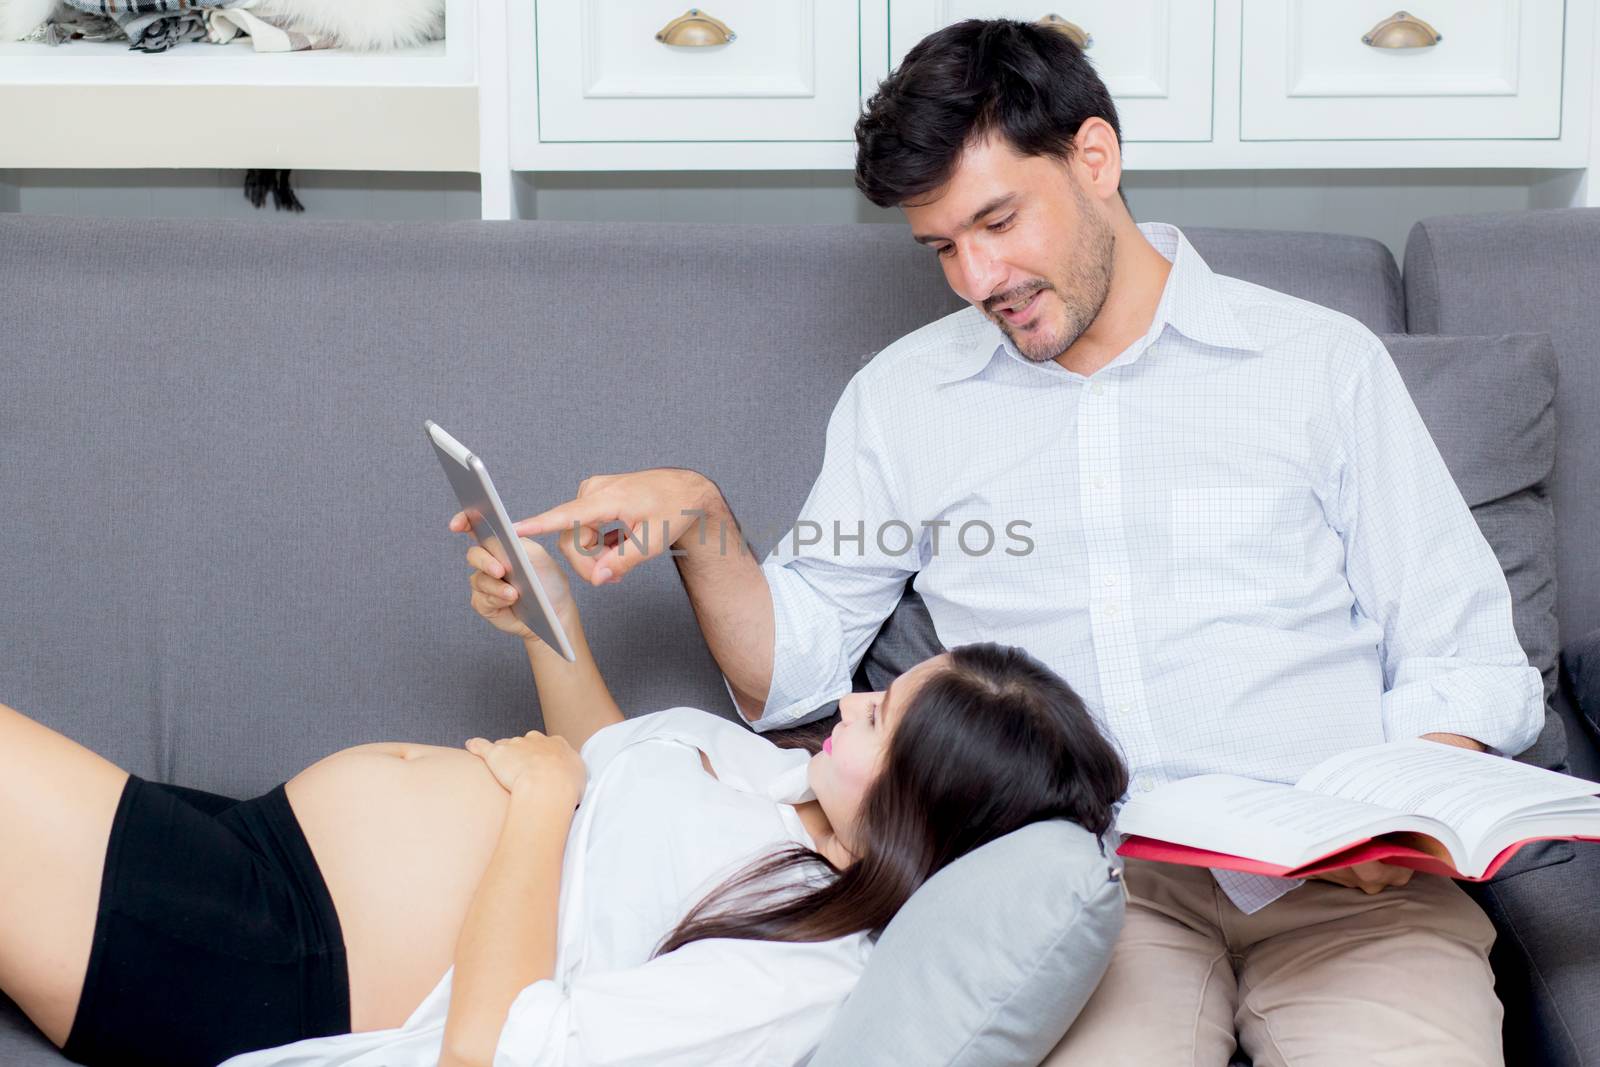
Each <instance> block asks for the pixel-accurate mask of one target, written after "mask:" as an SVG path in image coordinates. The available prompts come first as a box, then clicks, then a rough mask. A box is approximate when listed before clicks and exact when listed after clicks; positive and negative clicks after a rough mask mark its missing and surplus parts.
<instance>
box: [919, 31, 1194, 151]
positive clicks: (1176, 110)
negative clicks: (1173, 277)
mask: <svg viewBox="0 0 1600 1067" xmlns="http://www.w3.org/2000/svg"><path fill="white" fill-rule="evenodd" d="M969 18H977V19H993V18H1007V19H1017V20H1019V21H1023V22H1040V21H1043V20H1047V19H1048V20H1050V22H1051V24H1053V25H1057V26H1060V25H1069V26H1070V27H1074V28H1076V29H1077V30H1079V31H1081V32H1082V34H1083V35H1084V37H1083V39H1084V40H1086V41H1087V44H1086V46H1084V53H1083V54H1084V56H1085V57H1086V58H1087V59H1088V60H1089V61H1090V62H1091V63H1092V64H1093V65H1094V68H1095V72H1096V73H1097V74H1099V75H1100V80H1101V81H1103V82H1105V85H1106V88H1107V89H1108V90H1110V92H1111V99H1112V101H1113V102H1114V103H1115V104H1116V107H1117V120H1118V123H1119V124H1120V125H1121V127H1122V139H1123V141H1125V142H1139V141H1209V140H1210V139H1211V82H1212V69H1211V63H1212V52H1213V49H1212V34H1213V32H1214V22H1215V13H1214V10H1213V7H1212V0H1031V2H1018V0H1009V2H1007V0H989V2H984V0H921V2H917V0H893V2H892V3H890V5H889V59H890V65H891V66H892V67H898V66H899V65H900V61H901V60H902V59H903V58H905V54H906V53H907V52H909V51H910V50H911V48H912V46H913V45H915V44H916V43H917V42H918V41H920V40H922V38H924V37H925V36H927V35H928V34H930V33H932V32H933V31H935V30H937V29H939V28H940V27H942V26H948V25H949V24H951V23H953V22H959V21H961V20H963V19H969Z"/></svg>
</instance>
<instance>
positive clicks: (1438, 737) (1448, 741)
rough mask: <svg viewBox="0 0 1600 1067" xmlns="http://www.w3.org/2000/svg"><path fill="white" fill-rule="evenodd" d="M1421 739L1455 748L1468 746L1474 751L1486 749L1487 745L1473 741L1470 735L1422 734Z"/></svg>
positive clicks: (1484, 750) (1485, 750)
mask: <svg viewBox="0 0 1600 1067" xmlns="http://www.w3.org/2000/svg"><path fill="white" fill-rule="evenodd" d="M1422 739H1423V740H1424V741H1437V742H1439V743H1440V744H1441V745H1454V746H1455V747H1456V748H1470V749H1472V751H1474V752H1487V751H1488V746H1486V745H1484V744H1483V743H1481V742H1479V741H1474V740H1473V739H1472V738H1470V737H1462V736H1461V735H1460V734H1423V735H1422Z"/></svg>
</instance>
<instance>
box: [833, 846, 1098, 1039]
mask: <svg viewBox="0 0 1600 1067" xmlns="http://www.w3.org/2000/svg"><path fill="white" fill-rule="evenodd" d="M1106 851H1109V849H1107V850H1106ZM1124 900H1125V898H1124V895H1123V890H1122V881H1121V876H1120V869H1119V865H1118V864H1117V863H1116V861H1115V860H1112V859H1109V858H1108V857H1107V855H1106V852H1105V851H1102V849H1101V846H1100V843H1099V841H1098V840H1097V839H1096V838H1095V837H1094V835H1092V834H1090V833H1089V832H1088V831H1086V830H1084V829H1083V828H1082V827H1081V826H1078V825H1077V824H1076V823H1072V822H1068V821H1066V820H1064V819H1046V820H1042V821H1040V822H1036V823H1032V824H1030V825H1028V826H1024V827H1022V828H1021V829H1020V830H1015V831H1013V832H1011V833H1009V834H1006V835H1005V836H1004V837H1001V838H997V839H996V840H994V841H991V842H989V843H988V844H986V845H984V846H983V847H982V848H979V849H976V850H974V851H973V852H971V853H969V854H967V855H966V856H963V857H962V858H961V859H959V860H957V861H956V862H954V863H952V864H950V865H949V866H948V867H946V868H945V869H944V870H942V871H940V872H939V873H937V874H935V875H934V876H933V877H932V878H930V879H928V881H927V883H926V884H925V885H923V886H922V888H921V889H918V890H917V892H916V893H915V894H913V895H912V897H911V899H910V900H909V901H908V902H907V903H906V905H905V907H903V908H901V909H900V912H899V914H898V915H896V916H895V917H894V919H893V920H892V921H891V922H890V923H889V925H888V926H887V927H886V928H885V929H884V931H883V934H882V936H881V937H880V938H879V939H878V944H877V947H876V948H875V949H874V951H873V954H872V963H871V965H870V966H869V967H868V968H867V969H866V972H865V973H864V974H863V975H862V977H861V980H860V982H859V983H857V985H856V988H855V989H854V991H852V992H851V994H850V997H849V999H848V1000H846V1001H845V1003H844V1005H843V1006H842V1007H841V1008H840V1010H839V1015H838V1017H837V1018H836V1019H835V1021H834V1023H833V1025H832V1026H831V1027H830V1028H829V1031H828V1036H827V1037H826V1038H825V1039H824V1040H823V1042H822V1045H821V1046H820V1047H819V1048H818V1049H817V1052H816V1055H815V1056H814V1057H813V1058H812V1060H811V1067H857V1065H859V1064H865V1063H906V1064H941V1065H945V1067H990V1065H992V1064H1000V1063H1007V1064H1027V1065H1032V1064H1036V1063H1038V1062H1039V1061H1040V1060H1042V1059H1044V1057H1045V1056H1046V1055H1048V1054H1049V1052H1050V1050H1051V1048H1053V1047H1054V1046H1055V1044H1056V1042H1058V1041H1059V1040H1061V1036H1062V1035H1063V1034H1065V1033H1066V1032H1067V1027H1069V1026H1070V1025H1071V1024H1072V1021H1073V1020H1074V1019H1075V1018H1077V1016H1078V1012H1079V1011H1080V1010H1081V1009H1082V1008H1083V1005H1084V1003H1085V1002H1086V1001H1087V1000H1088V999H1089V994H1090V993H1092V992H1093V991H1094V988H1095V986H1096V985H1098V984H1099V982H1100V978H1101V976H1102V975H1103V974H1104V973H1105V969H1106V965H1107V964H1108V963H1109V962H1110V958H1111V949H1112V946H1113V945H1114V944H1115V943H1116V940H1117V936H1118V934H1120V933H1121V931H1122V920H1123V906H1124Z"/></svg>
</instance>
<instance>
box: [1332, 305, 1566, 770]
mask: <svg viewBox="0 0 1600 1067" xmlns="http://www.w3.org/2000/svg"><path fill="white" fill-rule="evenodd" d="M1340 417H1341V426H1340V435H1339V439H1340V446H1339V451H1340V453H1341V462H1340V464H1339V470H1338V472H1337V474H1338V479H1339V481H1338V496H1337V504H1336V508H1335V512H1336V518H1335V524H1336V525H1337V526H1338V528H1339V532H1340V536H1341V537H1342V538H1343V540H1344V543H1345V553H1346V556H1345V560H1346V575H1347V577H1348V579H1349V582H1350V587H1351V589H1352V591H1353V592H1354V593H1355V597H1356V602H1357V605H1358V607H1359V609H1360V610H1361V612H1362V613H1363V614H1365V615H1366V616H1367V617H1368V618H1370V619H1372V620H1374V621H1375V622H1377V623H1378V625H1379V626H1380V627H1381V628H1382V631H1383V638H1382V644H1381V649H1380V653H1381V656H1382V659H1383V671H1384V689H1385V692H1384V694H1383V699H1382V714H1383V729H1384V736H1385V737H1386V738H1387V739H1389V740H1402V739H1405V738H1411V737H1418V736H1420V735H1422V734H1427V733H1451V734H1460V735H1462V736H1464V737H1470V738H1473V739H1475V740H1477V741H1480V742H1482V743H1483V744H1484V745H1486V746H1488V748H1489V749H1491V750H1492V751H1494V752H1496V753H1498V754H1500V755H1507V756H1514V755H1516V754H1517V753H1519V752H1521V751H1523V750H1524V749H1526V748H1527V747H1528V746H1529V745H1531V744H1533V741H1534V739H1535V738H1536V737H1537V736H1538V734H1539V730H1540V728H1541V726H1542V725H1543V722H1544V688H1543V685H1542V684H1541V681H1540V677H1539V672H1538V670H1536V669H1535V668H1534V667H1532V666H1531V665H1529V663H1528V657H1527V654H1526V653H1525V652H1524V651H1523V649H1522V646H1521V645H1520V644H1519V643H1518V641H1517V635H1516V631H1515V629H1514V628H1513V626H1512V617H1511V593H1510V589H1509V588H1508V587H1507V584H1506V578H1505V574H1504V573H1503V572H1502V571H1501V569H1500V564H1499V561H1498V560H1497V559H1496V558H1495V555H1494V550H1493V549H1491V548H1490V547H1489V543H1488V542H1487V541H1486V540H1485V539H1484V536H1483V533H1482V532H1481V531H1480V530H1479V529H1478V524H1477V522H1476V520H1474V519H1473V517H1472V512H1471V510H1470V509H1469V508H1468V507H1467V503H1466V501H1465V500H1464V499H1463V498H1462V496H1461V491H1460V490H1459V489H1458V488H1457V487H1456V483H1455V480H1454V479H1453V478H1452V477H1451V475H1450V471H1449V469H1448V468H1447V467H1446V466H1445V463H1444V459H1443V457H1442V456H1440V454H1439V449H1438V446H1437V445H1435V444H1434V441H1433V437H1432V436H1431V435H1430V434H1429V433H1428V429H1427V426H1426V425H1425V424H1424V423H1423V421H1422V416H1421V415H1420V414H1419V413H1418V411H1417V408H1416V405H1415V403H1413V401H1412V399H1411V395H1410V393H1409V392H1408V391H1407V390H1406V386H1405V382H1404V380H1403V379H1402V378H1401V377H1400V372H1399V371H1398V370H1397V369H1396V368H1395V365H1394V361H1393V359H1392V358H1391V357H1390V356H1389V353H1388V351H1387V350H1386V349H1385V348H1384V347H1383V344H1382V342H1381V341H1380V340H1378V338H1376V337H1372V338H1370V341H1369V343H1368V346H1367V350H1366V351H1365V352H1364V353H1363V355H1362V356H1361V357H1360V358H1358V360H1357V364H1356V370H1355V373H1354V374H1353V376H1352V380H1351V381H1350V382H1349V383H1348V385H1347V388H1346V393H1345V396H1344V398H1343V401H1342V404H1341V407H1340Z"/></svg>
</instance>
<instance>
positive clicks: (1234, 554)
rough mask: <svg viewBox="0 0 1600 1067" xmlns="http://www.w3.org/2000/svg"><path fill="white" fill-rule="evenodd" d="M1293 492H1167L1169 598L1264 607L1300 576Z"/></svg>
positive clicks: (1301, 499)
mask: <svg viewBox="0 0 1600 1067" xmlns="http://www.w3.org/2000/svg"><path fill="white" fill-rule="evenodd" d="M1308 499H1309V490H1308V489H1307V488H1306V487H1304V486H1298V485H1209V486H1207V485H1202V486H1183V487H1180V488H1176V489H1173V490H1171V523H1172V597H1173V599H1174V600H1177V601H1179V602H1182V603H1186V604H1265V603H1269V602H1271V601H1273V600H1275V599H1280V598H1282V597H1284V596H1285V595H1287V593H1288V592H1289V590H1290V589H1292V588H1293V586H1294V584H1295V582H1296V581H1297V579H1298V578H1299V577H1300V576H1301V571H1302V570H1303V569H1304V568H1303V564H1304V553H1303V547H1304V546H1303V543H1302V542H1303V538H1302V536H1301V519H1302V518H1303V516H1302V511H1303V509H1304V507H1305V505H1306V502H1307V500H1308Z"/></svg>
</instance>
